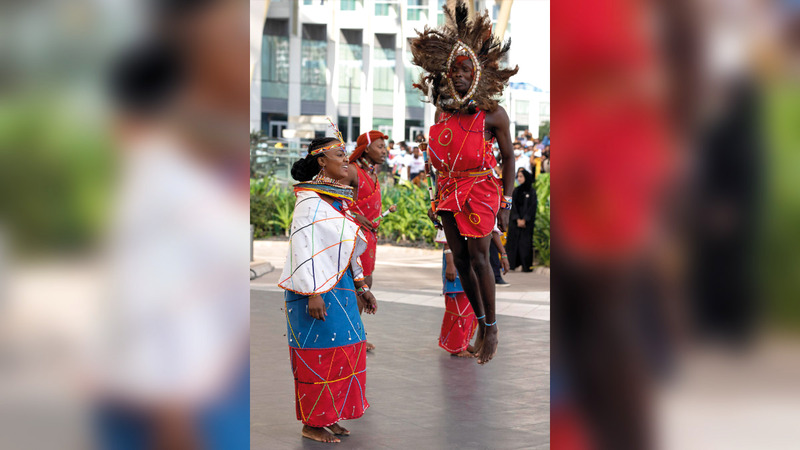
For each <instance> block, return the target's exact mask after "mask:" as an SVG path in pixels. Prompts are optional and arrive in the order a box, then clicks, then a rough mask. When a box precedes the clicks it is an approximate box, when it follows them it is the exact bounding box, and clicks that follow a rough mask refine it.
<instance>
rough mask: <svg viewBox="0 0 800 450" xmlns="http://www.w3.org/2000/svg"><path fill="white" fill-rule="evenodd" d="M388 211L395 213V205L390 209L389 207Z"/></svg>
mask: <svg viewBox="0 0 800 450" xmlns="http://www.w3.org/2000/svg"><path fill="white" fill-rule="evenodd" d="M389 211H391V212H395V211H397V205H392V206H390V207H389Z"/></svg>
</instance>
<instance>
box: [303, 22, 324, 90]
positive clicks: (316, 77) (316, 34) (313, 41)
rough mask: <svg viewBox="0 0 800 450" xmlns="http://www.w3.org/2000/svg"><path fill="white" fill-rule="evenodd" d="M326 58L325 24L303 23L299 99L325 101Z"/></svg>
mask: <svg viewBox="0 0 800 450" xmlns="http://www.w3.org/2000/svg"><path fill="white" fill-rule="evenodd" d="M327 59H328V40H327V29H326V25H314V24H303V42H302V48H301V70H300V82H301V84H302V86H301V88H300V99H301V100H311V101H323V102H324V101H325V92H326V88H327V79H326V77H325V74H326V70H327Z"/></svg>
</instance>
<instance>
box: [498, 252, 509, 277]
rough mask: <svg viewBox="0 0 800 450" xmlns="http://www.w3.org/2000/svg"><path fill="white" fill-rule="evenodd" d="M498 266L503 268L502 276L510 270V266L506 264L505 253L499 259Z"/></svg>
mask: <svg viewBox="0 0 800 450" xmlns="http://www.w3.org/2000/svg"><path fill="white" fill-rule="evenodd" d="M500 265H501V266H503V275H505V274H507V273H508V271H509V270H511V264H509V263H508V256H507V255H506V254H505V253H503V256H502V257H501V258H500Z"/></svg>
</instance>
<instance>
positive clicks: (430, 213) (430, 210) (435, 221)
mask: <svg viewBox="0 0 800 450" xmlns="http://www.w3.org/2000/svg"><path fill="white" fill-rule="evenodd" d="M428 218H429V219H431V222H433V224H434V225H435V226H436V228H440V229H441V228H442V224H441V223H439V219H437V218H436V213H435V212H433V208H428Z"/></svg>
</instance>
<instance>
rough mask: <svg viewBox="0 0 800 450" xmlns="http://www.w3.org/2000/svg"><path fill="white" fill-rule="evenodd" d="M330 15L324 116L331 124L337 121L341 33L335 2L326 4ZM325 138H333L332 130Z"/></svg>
mask: <svg viewBox="0 0 800 450" xmlns="http://www.w3.org/2000/svg"><path fill="white" fill-rule="evenodd" d="M328 6H329V9H330V13H331V21H330V22H328V61H327V67H328V75H327V77H326V78H327V83H328V86H329V88H328V89H327V93H326V95H325V115H326V116H328V117H330V119H331V120H332V121H333V123H337V121H338V108H337V105H338V104H339V66H338V65H337V64H336V63H337V62H338V61H339V41H340V40H341V35H342V33H340V32H339V27H338V26H337V25H336V2H328ZM326 136H333V130H330V129H329V130H328V132H327V133H326Z"/></svg>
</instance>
